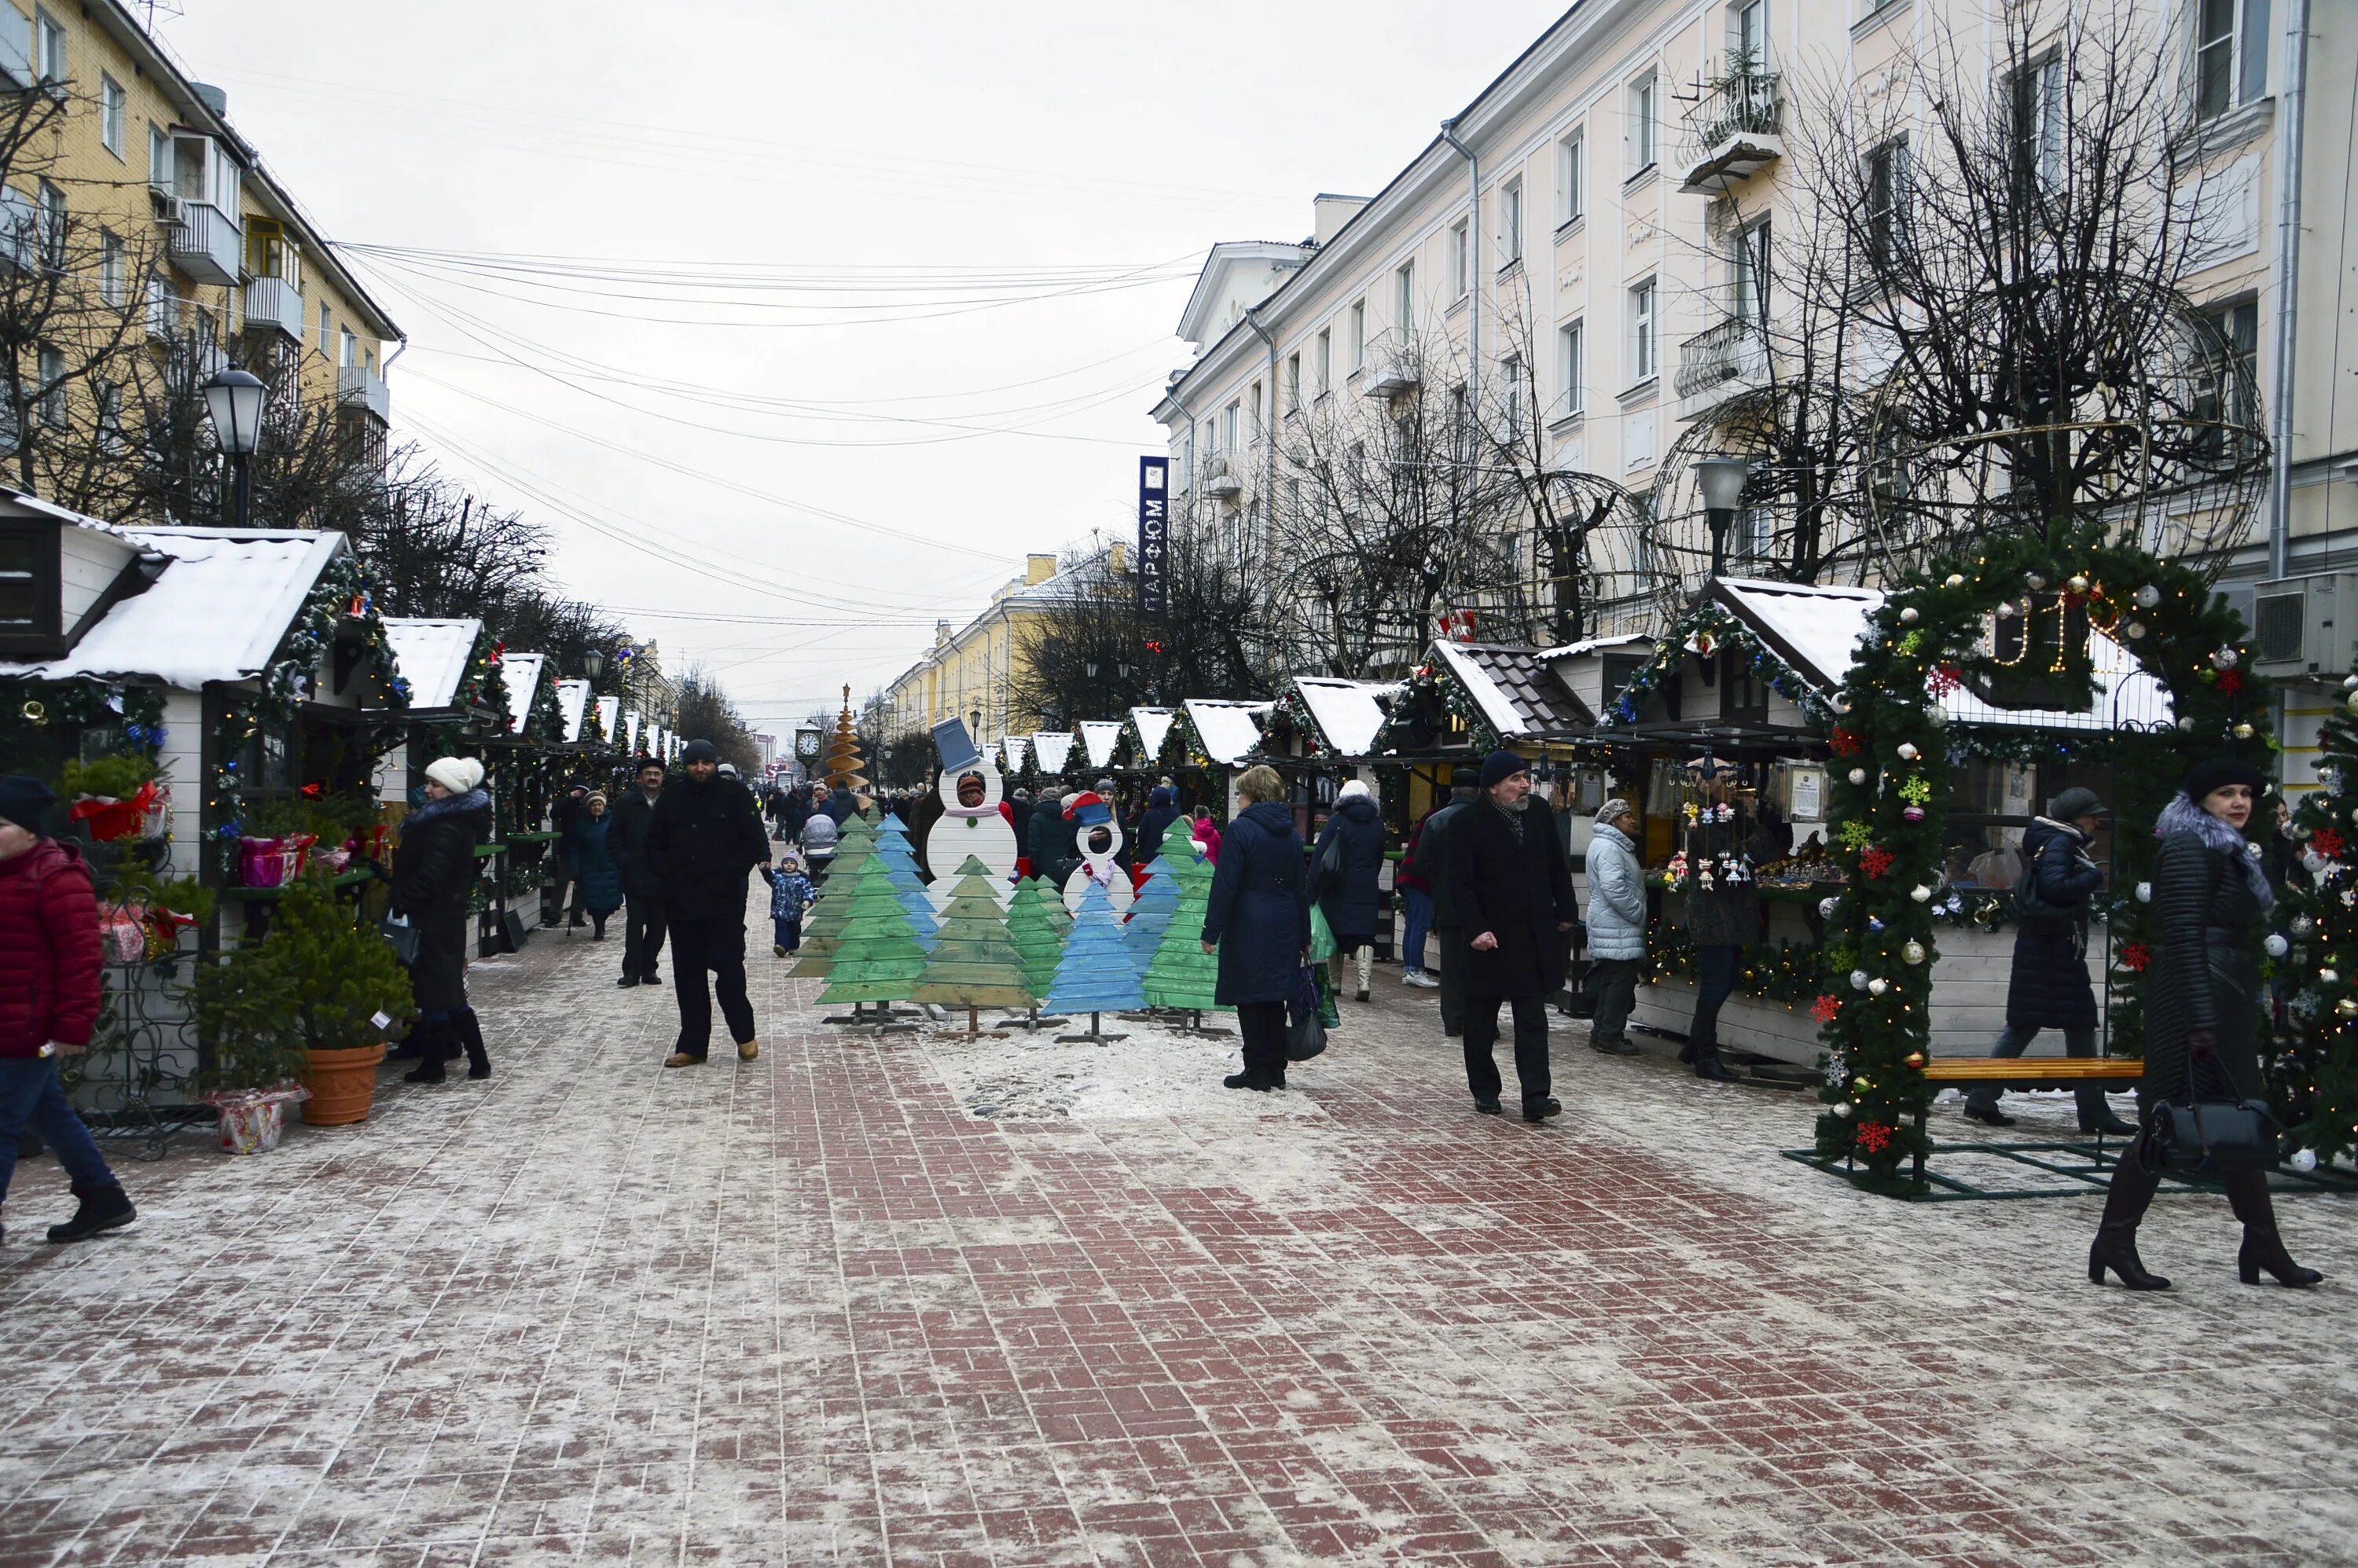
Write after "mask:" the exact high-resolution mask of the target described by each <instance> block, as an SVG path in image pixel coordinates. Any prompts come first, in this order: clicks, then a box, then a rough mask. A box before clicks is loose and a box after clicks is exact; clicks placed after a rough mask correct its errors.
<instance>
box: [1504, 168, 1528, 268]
mask: <svg viewBox="0 0 2358 1568" xmlns="http://www.w3.org/2000/svg"><path fill="white" fill-rule="evenodd" d="M1522 259H1523V182H1522V181H1521V180H1520V179H1510V180H1509V181H1507V183H1506V184H1505V185H1504V186H1502V187H1501V188H1500V189H1499V191H1498V265H1499V266H1500V267H1502V268H1504V267H1510V266H1512V265H1515V264H1516V263H1517V262H1519V261H1520V260H1522Z"/></svg>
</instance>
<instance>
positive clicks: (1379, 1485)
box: [0, 911, 2358, 1568]
mask: <svg viewBox="0 0 2358 1568" xmlns="http://www.w3.org/2000/svg"><path fill="white" fill-rule="evenodd" d="M752 913H753V914H756V915H757V916H758V914H759V913H760V912H759V911H754V912H752ZM755 929H756V931H757V932H765V930H766V923H765V922H761V921H759V920H758V919H757V920H756V921H755ZM753 950H754V952H755V953H756V954H757V955H758V957H755V958H754V959H753V960H752V962H753V967H754V969H755V972H756V1003H757V1006H758V1008H759V1010H760V1015H761V1018H762V1022H763V1036H762V1037H763V1054H762V1057H761V1059H760V1060H759V1061H758V1062H755V1063H752V1064H750V1065H738V1064H737V1063H735V1062H734V1061H733V1060H730V1058H729V1056H728V1054H727V1051H726V1044H725V1042H723V1043H721V1044H722V1049H721V1051H720V1052H719V1053H718V1054H716V1055H715V1058H714V1060H713V1062H712V1064H711V1065H708V1066H707V1067H703V1068H698V1069H689V1070H686V1071H679V1072H664V1071H661V1070H660V1069H659V1068H658V1066H657V1064H658V1062H659V1061H660V1059H661V1058H662V1056H663V1055H664V1054H665V1051H666V1050H667V1049H668V1046H669V1042H670V1037H671V1033H672V1029H673V1026H674V1024H673V1014H672V1003H671V992H670V990H669V989H668V988H667V987H666V988H665V989H659V990H645V989H642V990H634V991H626V990H617V989H614V987H613V986H612V984H611V979H612V973H613V970H614V968H615V967H616V966H617V964H618V962H619V957H620V955H619V950H618V947H617V946H616V945H615V944H613V943H612V942H609V943H607V944H605V945H604V946H592V945H591V944H590V943H588V942H587V941H585V940H582V939H579V938H568V937H552V936H550V935H541V936H539V937H537V938H536V939H535V941H534V942H533V944H532V945H531V946H530V947H529V948H528V949H527V951H526V952H525V954H524V955H522V956H520V957H516V958H514V959H510V960H504V961H502V962H498V963H494V964H489V965H485V966H481V967H480V968H478V969H477V970H476V972H475V975H474V979H473V984H474V987H475V991H476V995H477V998H478V1000H479V1003H480V1005H481V1010H482V1011H483V1014H484V1016H485V1019H486V1021H487V1025H488V1033H489V1036H490V1039H491V1043H492V1052H493V1056H494V1062H495V1064H496V1068H497V1076H495V1077H494V1078H493V1079H492V1081H491V1082H490V1083H488V1084H472V1083H469V1082H467V1081H465V1080H464V1079H463V1078H455V1079H454V1080H453V1081H452V1082H451V1083H449V1085H447V1086H443V1087H435V1088H414V1087H409V1086H406V1085H403V1084H401V1083H399V1082H398V1080H397V1077H396V1076H395V1073H396V1068H395V1067H388V1068H387V1069H386V1076H385V1079H384V1085H383V1086H382V1087H381V1088H380V1093H379V1098H378V1103H377V1109H376V1113H375V1115H374V1116H373V1118H372V1119H371V1120H370V1121H368V1122H367V1123H366V1124H365V1125H363V1126H361V1127H358V1128H353V1129H337V1130H317V1131H312V1130H295V1131H290V1134H289V1136H288V1140H287V1144H286V1145H285V1146H284V1147H282V1148H281V1149H280V1150H278V1151H277V1152H275V1153H273V1154H270V1155H267V1156H263V1157H259V1158H254V1159H248V1160H233V1159H231V1158H228V1157H226V1156H222V1155H218V1154H214V1153H211V1152H198V1151H196V1150H193V1149H189V1150H188V1151H187V1152H184V1153H181V1154H178V1155H176V1156H175V1157H173V1158H172V1159H170V1160H168V1161H167V1162H164V1163H162V1164H158V1165H148V1166H141V1165H137V1164H135V1163H130V1162H126V1163H125V1165H124V1173H125V1175H126V1178H127V1180H129V1181H130V1182H131V1183H132V1184H134V1186H135V1195H136V1196H137V1198H138V1200H139V1202H140V1205H141V1207H142V1210H143V1214H144V1217H145V1224H144V1225H143V1227H142V1228H141V1229H140V1230H139V1231H138V1232H137V1233H135V1235H133V1236H129V1237H124V1238H115V1239H113V1240H110V1241H107V1242H104V1243H100V1244H92V1245H89V1246H85V1247H81V1248H76V1249H48V1248H43V1247H38V1246H35V1245H31V1244H29V1243H28V1238H29V1237H31V1236H33V1235H35V1234H37V1233H38V1224H39V1223H46V1221H47V1220H48V1219H49V1217H53V1216H55V1215H57V1214H59V1213H61V1212H62V1211H63V1209H64V1207H65V1206H66V1204H67V1198H66V1195H65V1194H64V1191H63V1186H62V1183H61V1181H60V1179H59V1176H58V1174H57V1173H56V1170H55V1168H54V1165H53V1164H52V1163H51V1162H49V1161H46V1160H44V1161H38V1162H33V1163H31V1164H28V1165H27V1166H25V1167H23V1168H21V1169H20V1173H19V1177H18V1185H17V1190H16V1193H15V1194H14V1195H12V1201H11V1203H10V1205H9V1210H10V1217H11V1218H12V1219H13V1220H14V1221H15V1226H14V1229H15V1231H16V1235H15V1236H14V1237H13V1238H12V1239H11V1240H10V1242H9V1243H8V1246H7V1248H6V1250H5V1252H0V1314H5V1318H4V1319H0V1321H5V1323H6V1325H7V1328H8V1334H9V1338H10V1341H11V1348H10V1356H9V1361H10V1375H9V1376H8V1377H7V1378H6V1379H5V1381H0V1564H6V1565H10V1568H14V1565H17V1564H37V1563H42V1564H45V1563H190V1562H199V1561H210V1562H223V1563H269V1564H272V1565H273V1568H280V1565H293V1564H303V1565H311V1564H320V1565H325V1564H339V1565H352V1564H375V1563H385V1564H420V1565H423V1564H445V1563H541V1562H568V1561H577V1560H579V1561H590V1562H600V1563H782V1564H784V1563H792V1564H803V1563H883V1562H891V1563H922V1564H941V1565H948V1564H1001V1565H1014V1564H1031V1563H1106V1564H1158V1565H1160V1564H1194V1563H1206V1564H1214V1565H1220V1568H1231V1565H1260V1568H1266V1565H1271V1564H1278V1563H1296V1562H1303V1561H1312V1560H1339V1561H1352V1562H1370V1563H1373V1562H1394V1561H1417V1562H1429V1563H1464V1564H1475V1563H1544V1564H1606V1563H1654V1562H1658V1561H1668V1562H1683V1563H1731V1564H1779V1563H1794V1564H1804V1563H1806V1564H1816V1563H1946V1564H1958V1565H1963V1564H1969V1563H1980V1564H1996V1563H2091V1564H2094V1563H2189V1562H2197V1561H2209V1562H2220V1563H2325V1562H2346V1561H2353V1559H2354V1558H2358V1545H2353V1542H2358V1502H2353V1496H2358V1487H2353V1482H2358V1459H2354V1458H2353V1439H2354V1438H2358V1423H2353V1420H2352V1417H2351V1414H2350V1401H2351V1398H2352V1393H2353V1389H2352V1378H2351V1370H2350V1368H2351V1359H2350V1352H2349V1348H2348V1346H2349V1337H2348V1327H2347V1325H2348V1308H2349V1284H2348V1281H2350V1280H2351V1279H2352V1278H2353V1265H2358V1247H2353V1244H2352V1242H2351V1240H2350V1238H2349V1220H2350V1217H2351V1214H2352V1212H2353V1210H2352V1208H2351V1206H2350V1203H2351V1200H2347V1199H2341V1198H2332V1197H2309V1198H2300V1199H2294V1200H2290V1201H2288V1202H2287V1203H2285V1204H2284V1205H2283V1212H2284V1217H2285V1226H2286V1230H2287V1233H2288V1238H2289V1240H2290V1242H2291V1245H2292V1249H2293V1250H2294V1252H2295V1253H2296V1254H2297V1255H2298V1256H2299V1257H2301V1258H2303V1259H2304V1260H2308V1261H2310V1262H2312V1263H2314V1264H2316V1265H2318V1266H2320V1267H2322V1268H2324V1269H2325V1270H2326V1271H2328V1273H2329V1275H2330V1276H2331V1278H2330V1279H2329V1281H2328V1283H2327V1284H2326V1286H2325V1287H2324V1288H2323V1289H2321V1290H2320V1291H2316V1292H2306V1293H2299V1292H2288V1291H2281V1290H2276V1289H2266V1290H2250V1289H2245V1288H2244V1287H2241V1286H2239V1285H2238V1284H2236V1283H2235V1281H2234V1274H2233V1253H2234V1241H2235V1231H2234V1225H2233V1221H2232V1220H2231V1219H2230V1217H2228V1215H2227V1213H2226V1211H2225V1208H2224V1206H2223V1205H2222V1204H2220V1203H2219V1202H2217V1201H2216V1200H2207V1199H2201V1198H2195V1197H2188V1196H2179V1197H2166V1198H2165V1199H2164V1200H2163V1201H2162V1203H2161V1205H2160V1206H2158V1209H2157V1212H2156V1215H2155V1217H2154V1219H2153V1221H2152V1222H2151V1224H2150V1226H2149V1227H2148V1238H2147V1246H2146V1256H2147V1260H2148V1261H2149V1262H2150V1263H2152V1264H2154V1265H2155V1266H2156V1267H2158V1268H2161V1269H2163V1270H2164V1271H2168V1272H2169V1273H2171V1274H2173V1275H2174V1276H2176V1277H2177V1278H2178V1281H2179V1285H2180V1288H2179V1289H2178V1290H2177V1291H2175V1292H2171V1293H2169V1294H2168V1295H2166V1296H2161V1297H2132V1296H2130V1295H2128V1294H2126V1293H2125V1292H2121V1291H2119V1290H2117V1289H2112V1290H2105V1291H2097V1290H2095V1289H2093V1288H2092V1287H2090V1286H2089V1285H2088V1284H2087V1283H2086V1281H2085V1279H2084V1276H2083V1274H2082V1270H2081V1263H2082V1258H2083V1256H2084V1251H2085V1245H2086V1241H2087V1238H2088V1235H2089V1233H2090V1230H2091V1228H2092V1227H2093V1224H2094V1219H2095V1215H2094V1202H2093V1199H2088V1200H2073V1201H2063V1202H2048V1203H2033V1204H2012V1205H2003V1204H2001V1205H1974V1206H1938V1207H1927V1206H1902V1205H1898V1204H1894V1203H1890V1202H1887V1201H1884V1200H1878V1199H1872V1198H1867V1197H1864V1196H1860V1195H1855V1194H1853V1193H1851V1192H1850V1191H1849V1190H1848V1189H1846V1188H1844V1187H1843V1186H1841V1185H1840V1184H1837V1183H1834V1182H1833V1181H1831V1180H1829V1179H1828V1178H1826V1177H1823V1176H1821V1175H1818V1174H1816V1173H1812V1172H1810V1171H1808V1170H1805V1169H1803V1168H1801V1167H1800V1166H1797V1165H1793V1164H1791V1163H1790V1162H1784V1161H1781V1160H1779V1159H1778V1158H1776V1157H1775V1151H1776V1150H1778V1149H1779V1148H1780V1147H1784V1146H1788V1145H1790V1144H1794V1143H1798V1142H1800V1141H1803V1140H1804V1139H1805V1137H1806V1134H1807V1128H1808V1124H1809V1119H1810V1108H1809V1106H1808V1105H1807V1104H1806V1103H1805V1102H1804V1101H1803V1100H1802V1099H1801V1097H1797V1096H1790V1095H1782V1094H1776V1093H1772V1092H1768V1091H1762V1090H1756V1089H1745V1088H1730V1087H1717V1086H1711V1085H1705V1084H1702V1083H1699V1082H1697V1081H1695V1080H1693V1078H1690V1077H1686V1076H1681V1075H1679V1074H1678V1073H1677V1071H1676V1069H1675V1068H1674V1067H1673V1065H1671V1063H1670V1062H1669V1060H1668V1059H1667V1056H1665V1055H1661V1054H1649V1055H1647V1056H1645V1057H1641V1058H1636V1059H1630V1060H1621V1059H1607V1058H1603V1057H1598V1056H1595V1055H1594V1054H1591V1053H1589V1052H1587V1051H1586V1050H1585V1049H1581V1048H1580V1047H1579V1046H1578V1045H1577V1044H1576V1038H1577V1030H1578V1026H1577V1025H1570V1026H1563V1027H1568V1028H1569V1029H1570V1030H1571V1031H1572V1032H1573V1034H1574V1040H1573V1041H1566V1040H1565V1039H1564V1038H1563V1034H1562V1033H1561V1030H1560V1035H1559V1049H1558V1071H1557V1085H1558V1089H1559V1092H1560V1093H1561V1094H1563V1098H1565V1099H1566V1101H1567V1104H1568V1107H1569V1108H1568V1112H1567V1114H1566V1115H1565V1117H1564V1118H1563V1120H1562V1121H1561V1122H1560V1123H1558V1124H1555V1125H1552V1126H1549V1127H1546V1128H1531V1127H1526V1126H1524V1125H1523V1124H1521V1123H1520V1122H1519V1121H1517V1120H1514V1119H1489V1118H1477V1117H1476V1116H1474V1115H1473V1114H1471V1112H1470V1109H1469V1105H1468V1101H1467V1099H1466V1095H1465V1092H1464V1088H1463V1084H1462V1075H1461V1070H1460V1067H1459V1065H1458V1062H1457V1058H1456V1048H1455V1044H1454V1043H1452V1042H1446V1041H1444V1040H1443V1039H1442V1038H1441V1036H1440V1034H1439V1032H1438V1026H1437V1023H1436V1022H1435V1018H1434V1003H1433V997H1432V994H1431V993H1429V992H1409V991H1405V990H1404V989H1402V988H1401V986H1400V985H1399V982H1398V978H1397V971H1395V970H1390V969H1386V970H1384V971H1381V972H1379V978H1378V980H1377V987H1378V1000H1377V1002H1376V1003H1375V1004H1374V1005H1372V1006H1368V1007H1357V1006H1354V1005H1352V1004H1350V1003H1348V1002H1346V1003H1345V1006H1344V1015H1345V1026H1344V1028H1343V1029H1342V1030H1340V1031H1338V1032H1337V1033H1336V1036H1335V1042H1334V1045H1333V1048H1332V1049H1331V1050H1330V1052H1329V1053H1328V1054H1327V1056H1326V1057H1325V1059H1324V1060H1322V1061H1320V1062H1317V1063H1314V1064H1311V1065H1305V1066H1301V1067H1297V1068H1296V1069H1295V1070H1294V1073H1293V1081H1294V1084H1295V1087H1293V1089H1290V1090H1288V1091H1286V1093H1285V1094H1284V1095H1283V1096H1282V1098H1281V1099H1280V1101H1279V1102H1278V1103H1274V1104H1273V1103H1272V1102H1271V1100H1266V1099H1263V1098H1260V1097H1258V1096H1250V1095H1245V1094H1238V1093H1233V1092H1229V1091H1224V1090H1222V1089H1221V1088H1220V1087H1218V1084H1217V1076H1216V1075H1217V1072H1218V1070H1220V1068H1221V1065H1222V1062H1221V1058H1220V1052H1221V1051H1222V1049H1223V1047H1222V1046H1221V1045H1219V1044H1206V1043H1203V1042H1184V1043H1182V1042H1174V1041H1171V1040H1169V1039H1167V1038H1163V1037H1160V1036H1158V1035H1157V1034H1156V1033H1154V1032H1152V1031H1145V1032H1142V1033H1141V1032H1139V1031H1140V1026H1138V1025H1135V1024H1131V1025H1128V1026H1126V1027H1129V1028H1130V1029H1131V1030H1132V1031H1133V1035H1132V1038H1131V1040H1130V1041H1129V1042H1126V1043H1124V1044H1119V1045H1109V1046H1089V1045H1076V1046H1064V1047H1057V1046H1054V1045H1053V1044H1032V1043H1030V1042H1028V1041H1023V1040H1014V1041H1009V1042H1004V1043H1000V1042H980V1043H974V1044H951V1043H946V1042H942V1041H938V1040H934V1039H930V1038H924V1037H911V1036H900V1037H890V1038H885V1039H882V1040H876V1039H867V1038H847V1037H846V1036H845V1035H844V1034H843V1033H841V1032H840V1031H838V1030H835V1029H830V1028H827V1027H824V1026H822V1025H820V1024H818V1023H817V1014H818V1010H817V1009H815V1008H814V1007H813V1006H812V1005H811V1000H810V999H811V997H812V996H813V994H814V992H815V989H816V988H815V984H814V983H813V982H808V981H795V980H791V979H785V978H784V975H783V970H784V965H783V964H778V963H775V962H773V960H772V959H771V958H770V957H768V950H767V946H766V944H757V945H756V946H755V947H754V949H753ZM666 970H668V966H667V965H666ZM992 1052H997V1053H1000V1054H1001V1055H1003V1056H1004V1057H1005V1058H1006V1059H1007V1061H1008V1062H1011V1063H1014V1064H1016V1067H1013V1068H1007V1069H1006V1070H1004V1071H1002V1070H1001V1069H1000V1067H997V1066H992V1065H991V1064H988V1063H986V1064H984V1066H985V1067H987V1068H989V1069H990V1070H988V1071H982V1070H979V1069H978V1068H977V1067H976V1063H975V1057H976V1054H977V1053H983V1054H989V1053H992ZM1024 1063H1033V1064H1038V1065H1039V1067H1040V1068H1042V1069H1045V1070H1044V1071H1034V1072H1033V1075H1032V1076H1034V1077H1039V1078H1042V1079H1044V1081H1046V1082H1048V1083H1051V1084H1066V1083H1069V1084H1070V1085H1072V1086H1074V1087H1073V1089H1072V1092H1070V1093H1063V1094H1062V1095H1061V1098H1059V1099H1055V1100H1052V1101H1051V1102H1047V1103H1044V1108H1039V1109H1037V1111H1036V1114H1028V1115H1024V1116H1022V1117H1019V1118H1016V1119H980V1118H978V1117H976V1116H974V1115H971V1114H969V1110H968V1103H969V1102H970V1101H972V1100H975V1099H976V1098H980V1099H982V1100H984V1101H988V1102H990V1103H992V1104H993V1106H994V1108H996V1106H997V1103H998V1102H1003V1101H1008V1100H1010V1099H1011V1098H1021V1097H1020V1096H1019V1097H1011V1095H1010V1093H1009V1092H1008V1091H1007V1089H1006V1085H1005V1079H1006V1078H1007V1077H1008V1076H1009V1073H1010V1072H1014V1073H1015V1074H1016V1076H1022V1073H1021V1072H1020V1071H1018V1070H1017V1069H1019V1068H1020V1067H1021V1066H1022V1064H1024ZM1174 1064H1178V1065H1182V1066H1190V1067H1195V1068H1200V1071H1194V1072H1186V1073H1179V1072H1174ZM1002 1065H1003V1064H1002ZM1150 1065H1151V1067H1152V1070H1147V1069H1148V1067H1149V1066H1150ZM1065 1073H1069V1074H1071V1075H1072V1077H1071V1078H1070V1079H1069V1080H1067V1079H1061V1078H1059V1077H1058V1076H1057V1075H1059V1074H1065ZM994 1075H996V1076H994ZM1132 1076H1134V1077H1135V1080H1136V1082H1137V1083H1138V1084H1139V1085H1140V1086H1141V1089H1140V1098H1137V1099H1136V1100H1135V1101H1128V1100H1125V1098H1124V1097H1123V1093H1122V1089H1123V1085H1124V1083H1125V1081H1126V1080H1127V1079H1129V1078H1131V1077H1132ZM978 1085H980V1086H982V1087H977V1086H978ZM1510 1089H1511V1086H1510Z"/></svg>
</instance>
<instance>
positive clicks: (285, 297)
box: [245, 277, 303, 343]
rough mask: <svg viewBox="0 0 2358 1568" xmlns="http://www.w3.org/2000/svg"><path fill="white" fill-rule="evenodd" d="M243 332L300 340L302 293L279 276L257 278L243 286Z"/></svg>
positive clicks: (301, 336)
mask: <svg viewBox="0 0 2358 1568" xmlns="http://www.w3.org/2000/svg"><path fill="white" fill-rule="evenodd" d="M245 330H247V331H249V332H281V333H284V334H285V335H286V336H287V337H289V338H292V339H294V340H295V341H297V342H298V343H299V342H301V341H303V291H302V290H301V289H299V288H297V287H295V285H294V284H293V283H291V282H289V281H288V280H287V279H286V278H283V277H257V278H255V279H254V281H253V282H251V283H249V284H247V285H246V286H245Z"/></svg>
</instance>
